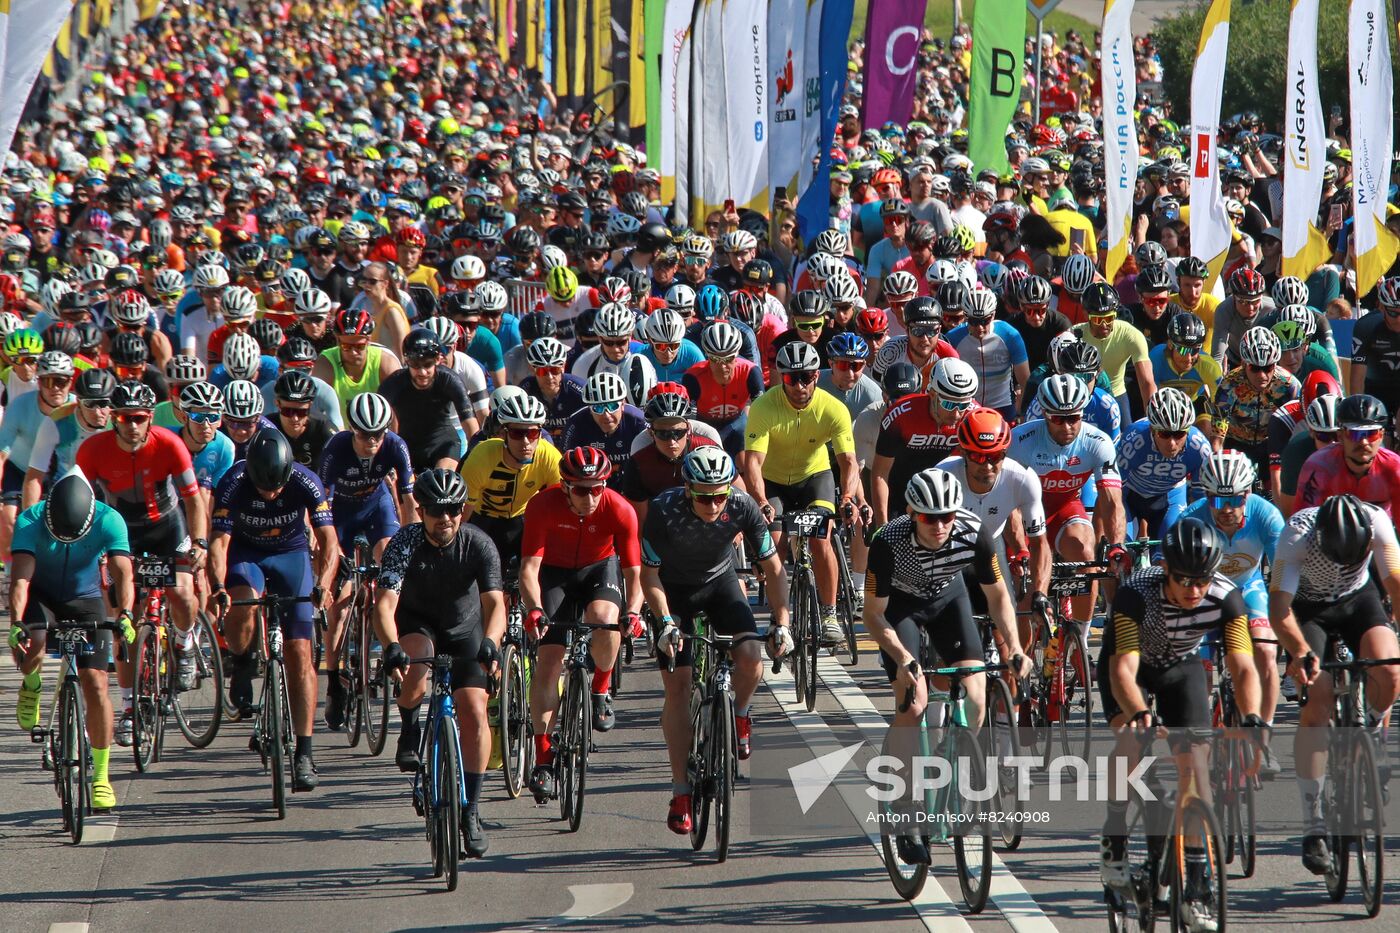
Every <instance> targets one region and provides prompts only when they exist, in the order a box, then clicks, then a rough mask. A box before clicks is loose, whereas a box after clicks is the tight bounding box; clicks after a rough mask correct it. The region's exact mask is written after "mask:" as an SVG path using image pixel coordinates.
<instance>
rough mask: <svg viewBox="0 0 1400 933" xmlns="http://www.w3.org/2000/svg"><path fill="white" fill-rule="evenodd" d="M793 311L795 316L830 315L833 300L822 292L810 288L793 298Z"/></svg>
mask: <svg viewBox="0 0 1400 933" xmlns="http://www.w3.org/2000/svg"><path fill="white" fill-rule="evenodd" d="M791 311H792V316H793V317H806V318H812V317H830V316H831V302H829V301H827V300H826V296H824V295H823V294H822V293H821V292H819V291H814V290H813V289H810V288H809V289H805V290H803V291H800V292H798V293H797V295H796V296H795V297H794V298H793V299H792V308H791Z"/></svg>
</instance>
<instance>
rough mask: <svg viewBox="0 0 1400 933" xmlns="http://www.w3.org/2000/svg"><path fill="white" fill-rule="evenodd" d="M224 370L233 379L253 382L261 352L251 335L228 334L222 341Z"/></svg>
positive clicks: (260, 361)
mask: <svg viewBox="0 0 1400 933" xmlns="http://www.w3.org/2000/svg"><path fill="white" fill-rule="evenodd" d="M223 363H224V370H225V372H227V373H228V374H229V375H230V376H232V377H233V378H235V379H248V380H250V381H251V380H255V379H257V376H258V367H259V365H261V363H262V350H261V349H260V348H259V347H258V341H257V339H256V338H254V337H253V336H252V335H251V334H229V335H228V339H227V340H225V341H224V355H223Z"/></svg>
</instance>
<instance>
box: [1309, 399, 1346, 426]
mask: <svg viewBox="0 0 1400 933" xmlns="http://www.w3.org/2000/svg"><path fill="white" fill-rule="evenodd" d="M1338 401H1339V400H1338V398H1337V396H1335V395H1319V396H1318V397H1317V398H1315V399H1313V400H1312V404H1310V405H1308V409H1307V411H1305V412H1303V423H1304V424H1306V425H1307V426H1308V427H1309V428H1311V429H1312V430H1313V431H1316V432H1317V433H1318V434H1331V433H1333V432H1334V431H1336V430H1337V402H1338Z"/></svg>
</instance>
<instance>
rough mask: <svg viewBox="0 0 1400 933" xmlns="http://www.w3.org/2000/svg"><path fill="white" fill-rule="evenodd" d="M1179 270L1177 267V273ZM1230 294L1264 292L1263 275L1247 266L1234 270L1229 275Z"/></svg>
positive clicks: (1251, 296) (1248, 295) (1239, 294)
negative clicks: (1233, 272) (1232, 273)
mask: <svg viewBox="0 0 1400 933" xmlns="http://www.w3.org/2000/svg"><path fill="white" fill-rule="evenodd" d="M1180 272H1181V270H1180V268H1179V267H1178V269H1177V274H1178V275H1179V274H1180ZM1230 294H1232V295H1236V296H1239V297H1241V298H1258V297H1260V296H1261V295H1263V294H1264V277H1263V276H1262V275H1260V274H1259V273H1258V272H1256V271H1255V270H1253V269H1251V268H1250V267H1248V266H1243V267H1241V268H1239V269H1236V270H1235V274H1234V275H1232V276H1230Z"/></svg>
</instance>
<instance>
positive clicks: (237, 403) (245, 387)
mask: <svg viewBox="0 0 1400 933" xmlns="http://www.w3.org/2000/svg"><path fill="white" fill-rule="evenodd" d="M210 384H211V385H212V384H213V383H210ZM216 388H217V387H216ZM276 428H277V425H275V424H273V423H272V422H271V421H268V420H267V418H266V417H264V416H263V397H262V393H261V392H259V391H258V387H257V386H256V385H254V384H253V383H251V382H249V381H248V380H246V379H235V380H233V381H232V382H230V383H229V384H228V386H227V387H226V388H225V389H224V417H223V424H222V425H221V426H220V429H221V430H222V431H223V432H224V433H225V434H226V435H228V439H229V440H231V441H233V459H235V460H242V459H243V455H244V452H245V451H246V450H247V449H248V442H249V441H251V440H252V439H253V437H254V435H256V434H257V433H258V432H259V431H263V430H269V429H271V430H276Z"/></svg>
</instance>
